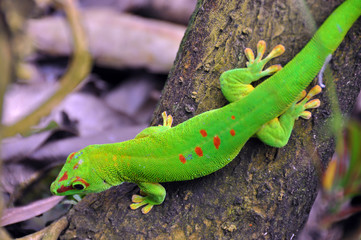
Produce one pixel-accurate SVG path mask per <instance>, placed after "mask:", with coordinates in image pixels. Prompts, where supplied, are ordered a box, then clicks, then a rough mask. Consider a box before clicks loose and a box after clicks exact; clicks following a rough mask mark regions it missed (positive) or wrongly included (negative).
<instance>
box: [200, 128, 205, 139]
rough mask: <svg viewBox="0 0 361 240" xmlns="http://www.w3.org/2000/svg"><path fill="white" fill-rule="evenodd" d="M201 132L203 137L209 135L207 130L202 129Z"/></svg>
mask: <svg viewBox="0 0 361 240" xmlns="http://www.w3.org/2000/svg"><path fill="white" fill-rule="evenodd" d="M199 132H200V133H201V134H202V136H203V137H207V131H206V130H204V129H202V130H200V131H199Z"/></svg>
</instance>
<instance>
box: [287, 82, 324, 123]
mask: <svg viewBox="0 0 361 240" xmlns="http://www.w3.org/2000/svg"><path fill="white" fill-rule="evenodd" d="M321 91H322V89H321V87H320V86H318V85H316V86H314V87H313V88H312V89H311V90H310V91H309V92H308V94H306V91H302V93H301V94H300V95H299V96H298V98H297V100H296V101H295V103H294V105H293V106H291V108H290V111H291V112H292V114H293V115H294V117H295V118H296V119H298V118H299V117H301V118H303V119H310V118H311V116H312V114H311V112H309V111H306V109H311V108H318V107H319V106H320V104H321V101H320V100H319V99H313V100H311V101H309V100H310V99H311V98H312V97H314V96H315V95H317V94H319V93H320V92H321Z"/></svg>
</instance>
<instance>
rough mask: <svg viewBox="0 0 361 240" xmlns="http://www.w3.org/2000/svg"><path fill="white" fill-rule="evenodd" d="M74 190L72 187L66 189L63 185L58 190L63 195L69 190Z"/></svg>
mask: <svg viewBox="0 0 361 240" xmlns="http://www.w3.org/2000/svg"><path fill="white" fill-rule="evenodd" d="M73 189H74V188H73V187H72V186H68V187H65V186H64V185H61V187H60V188H59V189H58V190H56V191H57V192H58V193H63V192H66V191H69V190H73Z"/></svg>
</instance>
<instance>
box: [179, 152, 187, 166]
mask: <svg viewBox="0 0 361 240" xmlns="http://www.w3.org/2000/svg"><path fill="white" fill-rule="evenodd" d="M179 160H180V161H181V162H182V163H183V164H184V163H186V158H185V157H184V156H183V155H182V154H179Z"/></svg>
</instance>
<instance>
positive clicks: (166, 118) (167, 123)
mask: <svg viewBox="0 0 361 240" xmlns="http://www.w3.org/2000/svg"><path fill="white" fill-rule="evenodd" d="M162 118H163V125H159V126H164V127H172V123H173V117H172V115H167V112H166V111H164V112H162Z"/></svg>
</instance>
